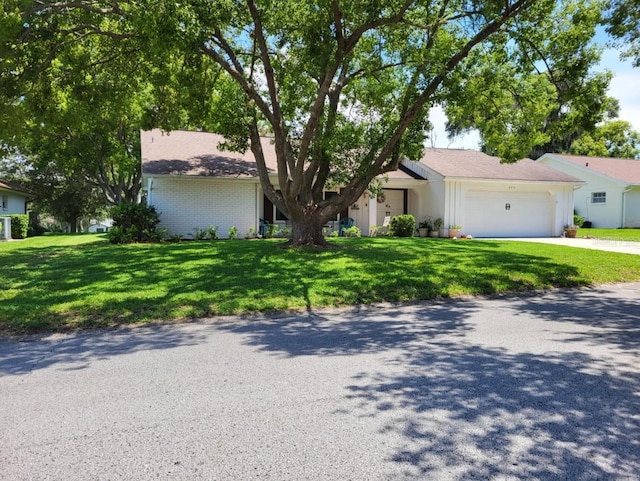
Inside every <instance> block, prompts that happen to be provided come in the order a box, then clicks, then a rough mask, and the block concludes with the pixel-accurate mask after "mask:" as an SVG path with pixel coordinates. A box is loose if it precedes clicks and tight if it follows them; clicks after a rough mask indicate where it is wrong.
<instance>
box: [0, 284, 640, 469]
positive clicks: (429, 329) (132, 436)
mask: <svg viewBox="0 0 640 481" xmlns="http://www.w3.org/2000/svg"><path fill="white" fill-rule="evenodd" d="M639 299H640V284H626V285H616V286H602V287H598V288H592V289H583V290H557V291H550V292H548V293H544V294H536V295H527V296H518V297H503V298H494V299H484V298H469V299H460V300H453V301H447V302H425V303H418V304H412V305H398V306H396V305H383V306H371V307H367V308H353V309H345V310H329V311H322V312H317V313H313V314H304V315H288V316H280V317H252V318H245V319H236V318H226V319H222V320H220V319H218V320H215V321H214V320H210V321H201V322H194V323H191V324H185V325H175V326H173V325H164V326H155V327H145V328H137V329H120V330H116V331H98V332H91V333H82V334H73V335H52V336H46V337H42V338H37V339H36V338H27V339H22V340H10V341H7V340H4V341H0V479H3V480H5V479H6V480H14V481H20V480H65V481H68V480H119V479H121V480H128V481H131V480H149V479H159V480H277V481H283V480H323V481H327V480H340V481H342V480H434V481H435V480H437V481H446V480H472V479H476V480H488V479H490V480H626V481H629V480H639V479H640V350H639V345H640V301H639Z"/></svg>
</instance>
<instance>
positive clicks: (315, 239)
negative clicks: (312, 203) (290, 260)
mask: <svg viewBox="0 0 640 481" xmlns="http://www.w3.org/2000/svg"><path fill="white" fill-rule="evenodd" d="M301 210H302V212H299V214H300V215H295V216H292V218H291V238H290V239H289V242H288V243H287V244H288V245H289V246H291V247H300V246H319V247H326V246H327V245H328V244H327V241H326V240H325V238H324V234H323V232H322V229H323V227H324V224H325V222H324V220H323V219H322V218H321V216H320V215H319V213H318V212H317V211H316V212H310V211H309V210H311V209H309V210H307V209H301ZM305 210H306V212H305ZM314 210H315V209H314Z"/></svg>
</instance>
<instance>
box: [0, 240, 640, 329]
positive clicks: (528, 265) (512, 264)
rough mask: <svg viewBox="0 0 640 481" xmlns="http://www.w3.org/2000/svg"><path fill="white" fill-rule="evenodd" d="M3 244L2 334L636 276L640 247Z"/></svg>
mask: <svg viewBox="0 0 640 481" xmlns="http://www.w3.org/2000/svg"><path fill="white" fill-rule="evenodd" d="M331 242H332V243H335V244H336V245H337V246H338V248H337V249H335V250H329V251H318V252H316V251H300V250H291V249H282V248H281V247H280V244H281V243H282V240H251V241H245V240H242V241H240V240H237V241H214V242H195V241H191V242H181V243H166V244H134V245H124V246H114V245H110V244H108V243H107V242H106V241H105V240H104V237H102V236H101V235H80V236H46V237H39V238H33V239H27V240H25V241H17V242H6V243H0V267H1V272H2V276H1V277H0V332H2V333H4V334H7V333H25V332H37V331H49V330H65V329H75V328H88V327H95V326H113V325H117V324H121V323H131V322H146V321H151V320H159V319H162V320H180V319H186V318H193V317H200V316H210V315H219V314H238V313H248V312H255V311H274V310H289V309H305V308H308V307H320V306H336V305H347V304H356V303H369V302H376V301H410V300H416V299H429V298H437V297H449V296H460V295H473V294H492V293H499V292H507V291H524V290H530V289H542V288H549V287H554V286H586V285H591V284H598V283H609V282H625V281H638V280H640V256H636V255H630V254H616V253H610V252H600V251H594V250H587V249H577V248H567V247H562V246H556V245H544V244H536V243H528V242H508V241H484V240H480V239H473V240H462V239H460V240H449V239H431V238H427V239H424V238H412V239H395V238H361V239H352V238H350V239H332V240H331Z"/></svg>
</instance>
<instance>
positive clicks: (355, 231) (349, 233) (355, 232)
mask: <svg viewBox="0 0 640 481" xmlns="http://www.w3.org/2000/svg"><path fill="white" fill-rule="evenodd" d="M342 234H343V235H344V236H345V237H361V236H362V231H360V229H359V228H358V227H357V226H355V225H354V226H352V227H347V228H345V229H342Z"/></svg>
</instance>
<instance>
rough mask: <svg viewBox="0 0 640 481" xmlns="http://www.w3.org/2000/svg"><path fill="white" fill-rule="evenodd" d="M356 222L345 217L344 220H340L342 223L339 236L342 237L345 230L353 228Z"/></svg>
mask: <svg viewBox="0 0 640 481" xmlns="http://www.w3.org/2000/svg"><path fill="white" fill-rule="evenodd" d="M354 222H355V221H354V220H353V218H352V217H343V218H342V219H340V221H339V222H338V235H339V236H342V235H343V233H342V231H343V230H344V229H348V228H349V227H353V224H354Z"/></svg>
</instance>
